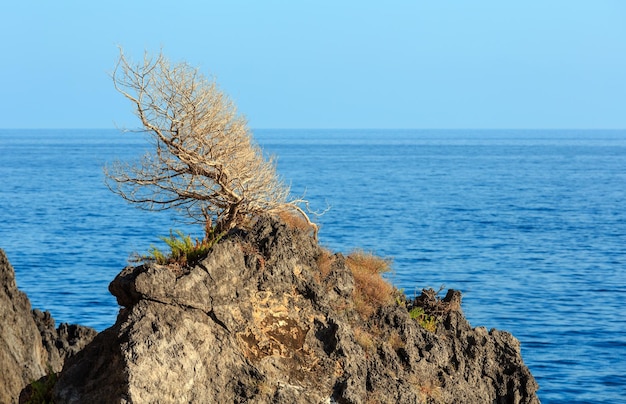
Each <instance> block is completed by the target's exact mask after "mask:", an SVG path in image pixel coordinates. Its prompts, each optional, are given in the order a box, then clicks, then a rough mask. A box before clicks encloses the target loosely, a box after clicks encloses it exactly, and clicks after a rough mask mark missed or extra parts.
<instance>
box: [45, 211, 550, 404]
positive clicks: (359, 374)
mask: <svg viewBox="0 0 626 404" xmlns="http://www.w3.org/2000/svg"><path fill="white" fill-rule="evenodd" d="M347 261H348V260H346V259H345V258H344V257H343V256H342V255H341V254H335V255H333V254H330V253H328V252H327V251H325V250H323V249H322V248H321V247H320V246H319V245H318V244H317V243H316V242H315V240H314V239H313V238H312V237H311V236H310V235H309V234H307V233H306V232H304V231H300V230H298V229H293V228H290V227H288V226H287V225H286V224H284V223H282V222H280V221H276V220H274V219H271V218H267V217H266V218H261V219H259V220H258V221H257V223H256V225H255V226H254V228H253V229H251V230H249V231H245V230H237V231H233V232H231V234H230V235H229V236H228V237H226V238H224V239H223V240H222V241H220V243H218V244H217V245H216V246H214V247H213V248H212V249H211V251H210V253H209V255H208V256H207V257H206V258H205V259H204V260H202V261H201V262H200V263H199V264H198V265H196V266H194V267H191V268H186V269H185V270H184V271H182V272H181V271H173V270H172V269H171V268H168V267H166V266H160V265H154V264H146V265H143V266H138V267H134V268H126V269H124V270H123V271H122V272H121V273H120V274H119V275H118V276H117V277H116V278H115V279H114V280H113V282H112V283H111V285H110V287H109V289H110V291H111V292H112V293H113V294H114V295H115V296H116V297H117V299H118V302H119V304H120V305H122V306H123V308H122V309H121V310H120V314H119V315H118V318H117V321H116V323H115V324H114V325H113V326H112V327H111V328H109V329H107V330H105V331H103V332H101V333H100V334H98V335H97V336H96V337H95V338H94V340H93V341H92V342H91V343H90V344H89V345H88V346H87V347H85V349H83V350H82V351H80V352H79V353H77V354H76V355H75V356H73V357H71V358H69V359H68V360H67V361H66V363H65V366H64V368H63V371H62V372H61V373H60V375H59V379H58V382H57V383H56V386H55V387H54V395H55V399H56V401H57V402H64V403H81V402H93V403H140V402H141V403H143V402H160V403H179V402H190V403H192V402H193V403H209V402H211V403H227V402H228V403H247V402H254V403H330V402H337V403H364V402H377V403H378V402H380V403H416V402H444V403H448V402H449V403H452V402H454V403H456V402H463V403H484V402H493V403H538V399H537V397H536V395H535V392H536V390H537V384H536V383H535V381H534V379H533V377H532V375H531V374H530V372H529V371H528V369H527V368H526V367H525V366H524V364H523V361H522V358H521V356H520V349H519V342H518V341H517V340H516V339H515V338H514V337H513V336H511V335H510V334H508V333H505V332H500V331H496V330H492V331H490V332H487V331H486V330H485V329H484V328H472V327H471V326H470V325H469V324H468V322H467V321H466V320H465V318H464V317H463V314H462V312H461V308H460V302H461V297H460V293H458V292H456V291H451V292H449V293H448V295H447V296H446V298H444V299H443V300H441V299H438V298H437V297H436V295H432V293H430V292H428V291H425V292H424V294H423V295H422V297H421V300H419V299H418V300H416V301H413V302H408V306H407V305H406V299H403V298H401V297H400V296H399V294H398V296H396V297H397V299H395V301H394V299H391V300H389V301H385V303H384V304H382V303H381V304H380V305H379V306H378V307H377V308H376V310H375V311H374V314H370V315H365V314H362V313H364V311H359V307H358V305H357V303H355V299H354V291H355V289H356V288H357V287H358V285H357V283H355V280H354V277H353V275H352V272H351V270H350V268H349V266H348V264H347ZM322 267H323V268H325V269H322ZM418 303H422V304H423V306H425V308H424V310H425V311H428V313H429V314H428V315H429V316H433V318H436V319H437V322H436V330H434V332H431V331H427V330H426V329H425V328H423V327H422V326H420V324H419V323H418V321H416V320H413V319H411V317H410V316H409V311H408V308H410V307H412V306H413V305H416V304H418ZM429 304H430V306H429Z"/></svg>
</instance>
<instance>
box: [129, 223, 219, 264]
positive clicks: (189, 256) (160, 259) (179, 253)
mask: <svg viewBox="0 0 626 404" xmlns="http://www.w3.org/2000/svg"><path fill="white" fill-rule="evenodd" d="M223 236H224V234H223V233H217V232H216V231H215V229H207V231H206V234H205V237H204V238H203V239H202V240H199V239H195V241H194V240H192V239H191V236H190V235H185V234H184V233H183V232H182V231H180V230H176V231H175V232H174V231H171V230H170V236H169V237H160V239H161V240H163V242H165V244H167V246H168V247H169V248H170V252H169V254H167V253H164V252H162V251H161V250H160V249H158V248H157V247H155V246H152V247H151V248H150V251H149V254H150V255H149V256H147V257H145V256H144V257H141V259H142V260H144V261H154V262H156V263H157V264H161V265H170V264H177V265H179V266H181V267H186V266H191V265H195V264H196V263H198V262H199V261H200V260H202V258H204V257H206V256H207V254H208V253H209V250H210V249H211V248H212V247H213V246H214V245H215V244H216V243H217V242H218V241H219V240H220V239H221V238H222V237H223Z"/></svg>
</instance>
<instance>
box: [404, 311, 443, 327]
mask: <svg viewBox="0 0 626 404" xmlns="http://www.w3.org/2000/svg"><path fill="white" fill-rule="evenodd" d="M409 316H410V317H411V318H412V319H413V320H416V321H417V323H418V324H419V325H420V326H421V327H422V328H423V329H425V330H426V331H430V332H435V331H436V330H437V324H438V323H439V321H438V320H437V317H435V316H431V315H429V314H426V313H425V312H424V309H423V308H422V307H414V308H412V309H411V311H409Z"/></svg>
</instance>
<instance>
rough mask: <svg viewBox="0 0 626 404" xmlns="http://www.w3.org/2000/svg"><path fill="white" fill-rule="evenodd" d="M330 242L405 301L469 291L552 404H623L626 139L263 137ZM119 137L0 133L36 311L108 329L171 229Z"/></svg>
mask: <svg viewBox="0 0 626 404" xmlns="http://www.w3.org/2000/svg"><path fill="white" fill-rule="evenodd" d="M253 136H254V138H255V140H256V142H257V143H258V144H259V145H260V146H261V147H262V148H263V150H264V152H265V153H266V154H267V155H273V156H275V157H276V159H277V169H278V172H279V174H280V175H281V177H282V178H283V180H284V181H285V182H286V183H287V184H290V186H291V190H292V193H293V195H294V196H296V197H302V198H305V199H307V200H308V201H309V202H310V208H311V210H312V211H315V212H318V213H323V214H321V215H320V216H314V218H315V220H316V221H317V223H319V225H320V233H319V237H320V242H321V243H322V244H323V245H324V246H325V247H328V248H330V249H331V250H334V251H338V252H344V253H349V252H351V251H353V250H357V249H361V250H366V251H371V252H374V253H375V254H378V255H381V256H384V257H388V258H391V259H393V271H392V272H391V273H389V274H388V279H389V280H390V281H391V282H392V283H393V284H394V285H395V286H396V287H398V288H401V289H403V290H404V292H405V293H406V294H407V295H408V296H409V297H413V296H415V295H416V294H419V293H420V291H421V289H422V288H433V289H435V290H439V289H442V294H445V290H447V289H448V288H453V289H458V290H460V291H462V293H463V310H464V313H465V315H466V317H467V318H468V320H469V321H470V323H471V324H472V326H485V327H487V328H488V329H491V328H496V329H500V330H506V331H509V332H511V333H512V334H513V335H514V336H515V337H517V338H518V339H519V341H520V342H521V347H522V356H523V358H524V361H525V363H526V364H527V365H528V367H529V368H530V370H531V372H532V373H533V375H534V376H535V378H536V379H537V381H538V383H539V385H540V390H539V392H538V395H539V398H540V400H541V401H542V402H543V403H622V402H624V400H625V399H624V397H625V395H626V316H625V314H626V313H625V309H624V307H625V303H626V299H625V297H626V131H624V130H615V131H600V130H598V131H588V130H302V129H301V130H269V129H266V130H255V131H253ZM149 147H150V146H149V143H148V140H147V139H146V137H145V136H144V135H143V134H141V133H136V132H129V133H123V132H122V131H120V130H115V129H112V130H77V129H73V130H58V129H55V130H0V185H1V186H0V248H2V249H4V250H5V252H6V253H7V255H8V257H9V260H10V261H11V263H12V265H13V266H14V268H15V271H16V278H17V284H18V287H19V288H20V289H21V290H23V291H24V292H26V293H27V294H28V296H29V298H30V300H31V302H32V305H33V307H34V308H39V309H41V310H49V311H50V312H51V313H52V315H53V317H54V318H55V319H56V321H57V324H58V323H61V322H68V323H77V324H82V325H87V326H91V327H94V328H96V329H97V330H103V329H105V328H107V327H109V326H111V325H112V324H113V323H114V322H115V319H116V315H117V313H118V309H119V307H118V306H117V304H116V301H115V299H114V297H113V296H111V295H110V294H109V292H108V289H107V287H108V285H109V282H110V281H111V280H112V279H113V278H114V277H115V275H116V274H117V273H118V272H119V271H120V270H121V269H122V268H123V267H125V266H126V265H128V263H129V257H130V256H131V255H132V254H133V253H145V252H147V251H148V250H149V249H150V247H151V246H158V247H163V246H164V245H163V243H162V241H161V240H160V238H159V237H160V236H167V235H169V232H170V230H171V229H179V230H182V231H184V232H186V233H189V234H192V235H197V236H200V235H201V233H202V231H201V229H199V228H197V227H198V226H192V225H189V224H188V223H186V222H185V221H184V217H183V216H181V215H180V214H179V213H178V212H173V211H165V212H149V211H142V210H139V209H137V208H135V207H133V206H131V205H130V204H128V203H127V202H125V201H124V200H122V199H121V198H120V197H119V196H117V195H115V194H113V193H112V192H111V191H110V190H109V189H108V188H107V187H106V185H105V182H104V174H103V167H104V166H105V165H107V164H111V163H113V162H115V161H116V160H121V161H129V160H132V159H136V158H138V157H139V156H141V155H142V154H143V153H144V152H145V151H146V150H149Z"/></svg>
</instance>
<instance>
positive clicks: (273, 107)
mask: <svg viewBox="0 0 626 404" xmlns="http://www.w3.org/2000/svg"><path fill="white" fill-rule="evenodd" d="M0 38H1V39H0V55H1V60H0V91H1V93H0V95H1V96H0V128H114V127H127V128H134V127H136V126H137V125H138V122H137V120H136V118H135V117H134V116H133V114H132V109H131V105H130V104H129V103H128V101H127V100H125V99H124V98H123V97H122V96H121V95H120V94H118V93H116V92H115V90H114V88H113V85H112V81H111V78H110V73H111V72H112V70H113V68H114V66H115V62H116V59H117V56H118V47H120V46H121V47H123V48H124V51H125V53H126V54H127V55H131V57H133V58H135V59H139V58H141V57H142V56H143V53H144V52H145V51H148V52H152V53H155V52H159V51H160V50H162V51H163V53H164V54H165V55H166V56H167V57H168V58H170V59H171V60H172V61H173V62H178V61H185V62H187V63H189V64H191V65H193V66H197V67H198V68H200V70H201V71H202V72H203V73H205V74H207V75H209V76H212V77H214V78H215V79H216V80H217V82H218V84H219V85H220V87H221V89H222V90H224V91H225V92H226V93H227V94H228V95H229V96H230V97H231V98H232V99H233V100H234V101H235V103H236V104H237V106H238V109H239V111H240V112H241V113H243V114H244V115H245V116H246V117H247V119H248V122H249V125H250V127H252V128H259V129H260V128H339V129H341V128H390V129H395V128H404V129H410V128H416V129H417V128H423V129H445V128H450V129H625V128H626V1H624V0H585V1H581V0H525V1H502V0H471V1H470V0H467V1H461V0H436V1H435V0H428V1H423V0H390V1H385V2H382V1H368V0H359V1H349V0H344V1H337V0H335V1H329V0H315V1H312V0H298V1H293V0H292V1H287V0H283V1H279V0H265V1H258V0H249V1H244V0H230V1H225V0H224V1H191V0H176V1H162V0H150V1H143V0H134V1H128V0H107V1H85V0H55V1H49V0H5V1H3V2H2V5H0Z"/></svg>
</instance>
